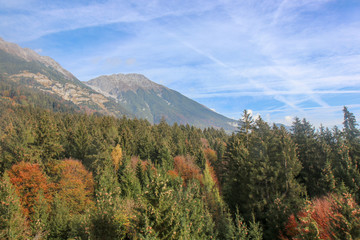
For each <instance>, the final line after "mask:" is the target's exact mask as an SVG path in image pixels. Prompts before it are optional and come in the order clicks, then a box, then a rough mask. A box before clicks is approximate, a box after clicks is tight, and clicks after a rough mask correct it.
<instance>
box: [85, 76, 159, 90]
mask: <svg viewBox="0 0 360 240" xmlns="http://www.w3.org/2000/svg"><path fill="white" fill-rule="evenodd" d="M87 84H89V85H91V86H93V87H98V88H100V89H102V90H103V91H106V92H110V91H111V90H113V89H119V90H121V91H123V92H126V91H133V92H136V91H137V90H138V89H144V90H154V91H156V92H158V91H160V90H161V89H164V88H165V87H164V86H162V85H160V84H157V83H155V82H153V81H151V80H149V79H148V78H147V77H145V76H144V75H142V74H137V73H129V74H122V73H118V74H112V75H103V76H100V77H97V78H94V79H91V80H90V81H88V82H87Z"/></svg>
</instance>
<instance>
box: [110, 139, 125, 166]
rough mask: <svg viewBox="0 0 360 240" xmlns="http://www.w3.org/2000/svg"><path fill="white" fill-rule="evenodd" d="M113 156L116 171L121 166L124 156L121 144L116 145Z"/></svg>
mask: <svg viewBox="0 0 360 240" xmlns="http://www.w3.org/2000/svg"><path fill="white" fill-rule="evenodd" d="M111 158H112V160H113V163H114V167H115V171H117V170H118V169H119V166H120V165H121V158H122V149H121V147H120V145H119V144H118V145H116V147H115V148H114V149H113V150H112V152H111Z"/></svg>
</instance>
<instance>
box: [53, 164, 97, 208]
mask: <svg viewBox="0 0 360 240" xmlns="http://www.w3.org/2000/svg"><path fill="white" fill-rule="evenodd" d="M56 171H57V172H58V175H59V180H58V182H57V184H56V189H57V190H58V194H59V197H60V199H61V200H62V201H63V202H64V203H65V204H66V205H67V207H68V209H69V211H70V213H83V212H84V211H85V210H86V209H87V208H89V206H92V204H93V201H92V196H93V192H94V179H93V176H92V173H90V172H88V171H87V170H86V169H85V167H84V165H83V164H82V163H81V162H80V161H78V160H73V159H66V160H63V161H61V162H60V163H59V164H58V165H57V166H56Z"/></svg>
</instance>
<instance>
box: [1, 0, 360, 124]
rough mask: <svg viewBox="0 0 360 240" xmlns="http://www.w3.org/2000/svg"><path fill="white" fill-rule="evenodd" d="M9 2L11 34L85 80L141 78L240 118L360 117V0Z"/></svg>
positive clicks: (5, 4)
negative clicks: (248, 112) (349, 111)
mask: <svg viewBox="0 0 360 240" xmlns="http://www.w3.org/2000/svg"><path fill="white" fill-rule="evenodd" d="M0 5H1V6H2V8H3V11H1V12H0V32H1V34H2V37H4V38H5V39H6V40H10V41H15V42H18V43H22V44H25V45H26V44H27V43H28V44H30V43H31V44H30V45H33V46H34V47H35V48H38V49H40V48H41V49H43V53H44V54H51V56H53V57H54V58H55V60H57V61H59V62H60V63H61V64H63V65H65V66H66V67H67V68H68V69H69V70H70V71H72V72H73V73H74V74H75V75H77V76H78V77H79V78H80V79H81V80H88V79H90V78H92V77H96V76H97V75H102V74H111V73H114V72H139V73H143V74H145V75H147V76H148V77H149V78H150V79H152V80H154V81H156V82H159V83H162V84H164V85H166V86H168V87H170V88H174V89H176V90H178V91H180V92H181V93H183V94H185V95H187V96H189V97H192V98H195V99H196V100H198V101H200V102H201V103H203V104H205V105H207V106H208V107H210V108H214V109H216V110H217V111H218V112H219V113H222V114H226V115H228V116H231V117H235V118H240V115H241V112H242V110H243V109H244V108H247V109H252V110H253V111H254V113H260V114H264V115H265V116H267V117H266V118H267V119H270V120H271V121H280V122H281V121H282V122H288V121H289V118H290V117H294V116H300V117H303V116H304V117H307V118H309V120H311V121H313V122H317V123H319V122H321V119H324V120H323V123H324V124H326V125H329V124H333V123H334V122H336V121H337V124H338V123H339V121H340V122H341V117H342V116H341V107H340V106H343V105H348V106H353V109H354V111H355V113H356V114H359V113H360V108H359V107H358V106H357V105H356V102H357V101H360V99H359V97H356V96H357V94H359V93H360V45H359V44H358V43H359V42H360V32H359V31H358V29H360V16H359V14H358V12H359V11H360V3H359V2H357V1H350V0H349V2H345V1H342V2H341V1H339V0H297V1H293V0H263V1H261V0H260V1H235V0H218V1H202V0H193V1H190V0H184V1H181V2H179V1H175V0H169V1H152V0H141V1H135V2H134V1H115V0H109V1H98V2H97V1H89V2H82V1H74V2H71V3H70V2H67V1H50V2H48V3H47V4H43V3H42V1H40V0H39V1H38V0H28V1H24V0H13V1H5V0H0ZM340 5H341V7H340ZM91 31H96V32H95V33H94V34H91V35H90V37H91V38H96V39H99V41H97V42H96V43H95V44H94V43H93V42H92V41H91V39H87V37H88V36H82V35H81V34H83V33H84V32H85V33H87V32H91ZM109 31H111V34H108V32H109ZM74 39H75V40H74ZM54 41H59V42H65V43H66V42H67V41H68V45H69V47H68V49H66V51H65V50H64V51H62V52H61V51H60V50H55V48H56V47H57V46H58V45H60V46H63V45H64V44H63V45H61V44H55V43H54ZM70 45H71V46H72V45H73V46H72V47H71V46H70ZM77 49H82V51H79V50H77ZM80 53H81V54H80ZM72 54H76V55H75V56H73V55H72ZM130 63H131V64H130ZM332 119H334V120H332ZM339 119H340V120H339Z"/></svg>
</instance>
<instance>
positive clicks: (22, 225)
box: [0, 173, 30, 240]
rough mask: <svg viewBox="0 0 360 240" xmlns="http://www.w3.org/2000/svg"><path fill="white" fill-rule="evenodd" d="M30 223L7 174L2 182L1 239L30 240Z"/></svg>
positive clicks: (0, 205)
mask: <svg viewBox="0 0 360 240" xmlns="http://www.w3.org/2000/svg"><path fill="white" fill-rule="evenodd" d="M29 232H30V231H29V223H28V221H26V218H25V216H24V214H23V211H22V207H21V203H20V199H19V197H18V196H17V194H16V192H15V188H14V186H13V185H12V184H11V182H10V178H9V176H8V174H7V173H5V174H4V176H3V177H2V178H1V181H0V238H1V239H11V240H16V239H24V240H25V239H28V237H29Z"/></svg>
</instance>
